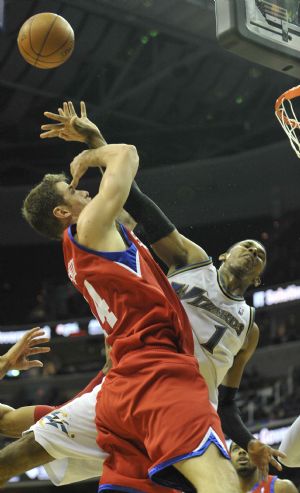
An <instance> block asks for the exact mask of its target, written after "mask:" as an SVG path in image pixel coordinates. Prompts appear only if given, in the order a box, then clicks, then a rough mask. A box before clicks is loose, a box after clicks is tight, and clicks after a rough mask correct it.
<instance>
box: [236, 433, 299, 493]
mask: <svg viewBox="0 0 300 493" xmlns="http://www.w3.org/2000/svg"><path fill="white" fill-rule="evenodd" d="M230 455H231V460H232V463H233V466H234V468H235V470H236V472H237V474H238V477H239V481H240V487H241V493H298V490H297V488H296V486H295V485H294V484H293V483H292V482H291V481H289V480H288V479H278V478H277V476H268V477H267V478H266V480H265V481H262V480H261V474H260V473H259V471H258V469H257V467H256V466H255V465H254V464H253V462H251V460H250V458H249V455H248V454H247V452H246V451H245V450H243V449H242V448H241V447H239V446H238V445H237V444H236V443H234V442H232V443H231V445H230Z"/></svg>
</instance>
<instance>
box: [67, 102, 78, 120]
mask: <svg viewBox="0 0 300 493" xmlns="http://www.w3.org/2000/svg"><path fill="white" fill-rule="evenodd" d="M68 108H69V113H70V116H71V117H73V116H77V114H76V111H75V109H74V106H73V103H72V101H68Z"/></svg>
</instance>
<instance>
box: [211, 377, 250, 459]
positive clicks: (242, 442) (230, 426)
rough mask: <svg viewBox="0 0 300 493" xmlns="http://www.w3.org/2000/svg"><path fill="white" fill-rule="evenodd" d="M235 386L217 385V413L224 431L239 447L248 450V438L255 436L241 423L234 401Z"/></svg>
mask: <svg viewBox="0 0 300 493" xmlns="http://www.w3.org/2000/svg"><path fill="white" fill-rule="evenodd" d="M237 392H238V389H237V388H233V387H227V386H226V385H220V386H219V405H218V414H219V416H220V419H221V425H222V429H223V431H224V433H225V434H226V435H227V436H228V438H230V439H231V440H232V441H233V442H235V443H236V444H237V445H238V446H239V447H241V448H243V449H244V450H248V444H249V442H250V440H253V439H255V437H254V436H253V435H252V434H251V433H250V431H249V430H248V429H247V428H246V426H245V424H244V423H243V420H242V417H241V415H240V411H239V408H238V407H237V404H236V402H235V398H236V394H237Z"/></svg>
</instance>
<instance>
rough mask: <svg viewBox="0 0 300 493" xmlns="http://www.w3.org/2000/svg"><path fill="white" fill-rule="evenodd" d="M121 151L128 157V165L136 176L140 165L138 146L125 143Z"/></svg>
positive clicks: (125, 157)
mask: <svg viewBox="0 0 300 493" xmlns="http://www.w3.org/2000/svg"><path fill="white" fill-rule="evenodd" d="M121 152H122V155H123V157H124V159H126V163H127V165H128V166H129V167H130V168H131V170H132V172H133V174H134V176H135V174H136V172H137V170H138V167H139V155H138V152H137V149H136V147H135V146H134V145H131V144H123V145H122V151H121Z"/></svg>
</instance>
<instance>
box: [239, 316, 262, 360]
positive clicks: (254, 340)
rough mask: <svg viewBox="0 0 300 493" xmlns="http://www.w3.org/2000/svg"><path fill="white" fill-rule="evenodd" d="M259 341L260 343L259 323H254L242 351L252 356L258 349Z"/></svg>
mask: <svg viewBox="0 0 300 493" xmlns="http://www.w3.org/2000/svg"><path fill="white" fill-rule="evenodd" d="M258 341H259V327H258V325H257V323H255V322H253V324H252V326H251V327H250V329H249V331H248V334H247V337H246V339H245V342H244V345H243V347H242V349H241V351H245V352H249V353H251V354H252V353H253V352H254V351H255V349H256V347H257V344H258Z"/></svg>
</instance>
